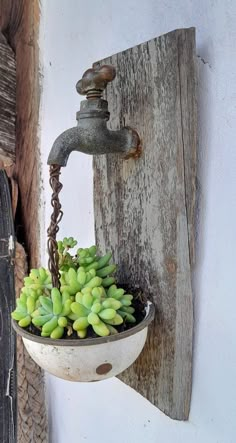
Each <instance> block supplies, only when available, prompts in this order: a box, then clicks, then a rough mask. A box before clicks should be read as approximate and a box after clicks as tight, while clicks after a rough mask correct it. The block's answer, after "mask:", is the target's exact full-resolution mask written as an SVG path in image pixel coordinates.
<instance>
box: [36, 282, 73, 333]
mask: <svg viewBox="0 0 236 443" xmlns="http://www.w3.org/2000/svg"><path fill="white" fill-rule="evenodd" d="M39 301H40V303H41V307H39V308H38V309H37V313H38V314H39V315H33V318H32V323H33V324H34V326H36V327H39V328H40V327H42V329H41V335H42V336H43V337H49V336H50V337H51V338H54V339H59V338H61V337H62V336H63V335H64V330H65V328H66V327H67V325H68V319H67V317H68V316H69V315H70V314H71V304H72V302H71V300H70V296H69V294H68V293H66V292H64V293H63V294H61V293H60V291H59V289H57V288H53V289H52V291H51V298H48V297H45V296H41V297H40V298H39Z"/></svg>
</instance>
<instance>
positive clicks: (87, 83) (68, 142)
mask: <svg viewBox="0 0 236 443" xmlns="http://www.w3.org/2000/svg"><path fill="white" fill-rule="evenodd" d="M114 78H115V68H114V67H113V66H107V65H105V66H102V67H101V68H100V69H99V70H98V69H89V70H87V71H86V72H85V74H84V76H83V78H82V79H81V80H79V82H78V83H77V90H78V92H79V93H80V94H82V95H85V94H86V95H87V100H84V101H82V102H81V105H80V111H79V112H78V113H77V116H76V118H77V121H78V125H77V126H76V127H73V128H70V129H68V130H66V131H64V132H63V133H62V134H61V135H60V136H59V137H58V138H57V139H56V140H55V142H54V144H53V146H52V149H51V151H50V154H49V157H48V164H50V165H52V164H54V165H60V166H66V164H67V161H68V158H69V155H70V153H71V152H72V151H80V152H83V153H85V154H90V155H100V154H109V153H124V154H125V156H127V155H129V156H130V155H134V156H137V151H138V153H139V152H140V148H139V146H140V139H139V136H138V134H137V132H136V131H134V130H133V129H132V128H129V127H123V128H121V129H119V130H117V131H111V130H109V129H108V128H107V121H108V120H109V116H110V114H109V112H108V103H107V101H106V100H103V99H102V98H101V95H102V92H103V90H104V89H105V88H106V86H107V83H108V82H110V81H112V80H113V79H114Z"/></svg>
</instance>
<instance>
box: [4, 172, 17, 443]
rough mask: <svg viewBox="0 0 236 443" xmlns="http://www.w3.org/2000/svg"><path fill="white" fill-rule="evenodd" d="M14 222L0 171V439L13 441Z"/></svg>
mask: <svg viewBox="0 0 236 443" xmlns="http://www.w3.org/2000/svg"><path fill="white" fill-rule="evenodd" d="M14 253H15V245H14V225H13V217H12V210H11V197H10V191H9V186H8V179H7V176H6V173H5V172H4V171H3V170H0V356H1V357H0V374H1V376H0V441H1V443H15V442H16V424H17V413H16V411H17V402H16V391H17V389H16V355H15V354H16V339H15V334H14V331H13V329H12V327H11V315H10V313H11V312H12V311H13V309H14V308H15V288H14Z"/></svg>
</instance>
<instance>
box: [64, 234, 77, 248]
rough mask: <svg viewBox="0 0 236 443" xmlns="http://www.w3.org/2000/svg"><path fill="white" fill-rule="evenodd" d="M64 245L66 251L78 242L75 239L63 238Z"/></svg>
mask: <svg viewBox="0 0 236 443" xmlns="http://www.w3.org/2000/svg"><path fill="white" fill-rule="evenodd" d="M62 245H63V247H64V249H71V248H74V247H75V246H76V245H77V240H75V239H74V238H73V237H65V238H63V241H62Z"/></svg>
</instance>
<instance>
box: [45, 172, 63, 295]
mask: <svg viewBox="0 0 236 443" xmlns="http://www.w3.org/2000/svg"><path fill="white" fill-rule="evenodd" d="M60 173H61V167H60V166H58V165H51V166H50V179H49V183H50V186H51V188H52V198H51V205H52V207H53V212H52V215H51V222H50V225H49V228H48V230H47V234H48V241H47V247H48V256H49V260H48V269H49V271H50V272H51V276H52V284H53V287H55V288H58V289H59V288H60V273H59V254H58V249H57V240H56V236H57V233H58V231H59V226H58V224H59V223H60V221H61V219H62V216H63V212H62V210H61V203H60V200H59V193H60V191H61V189H62V184H61V183H60V181H59V177H60Z"/></svg>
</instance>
